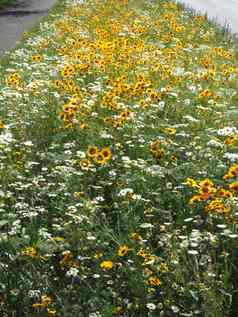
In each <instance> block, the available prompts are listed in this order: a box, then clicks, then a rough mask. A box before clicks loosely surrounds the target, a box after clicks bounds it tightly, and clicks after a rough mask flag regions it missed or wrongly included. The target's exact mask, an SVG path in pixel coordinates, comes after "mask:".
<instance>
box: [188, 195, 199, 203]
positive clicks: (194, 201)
mask: <svg viewBox="0 0 238 317" xmlns="http://www.w3.org/2000/svg"><path fill="white" fill-rule="evenodd" d="M199 201H202V197H201V196H200V195H194V196H193V197H192V198H191V199H190V200H189V204H190V205H192V204H194V203H197V202H199Z"/></svg>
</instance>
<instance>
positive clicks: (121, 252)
mask: <svg viewBox="0 0 238 317" xmlns="http://www.w3.org/2000/svg"><path fill="white" fill-rule="evenodd" d="M128 251H129V248H128V246H127V245H121V246H120V247H119V249H118V250H117V255H119V256H124V255H126V254H127V253H128Z"/></svg>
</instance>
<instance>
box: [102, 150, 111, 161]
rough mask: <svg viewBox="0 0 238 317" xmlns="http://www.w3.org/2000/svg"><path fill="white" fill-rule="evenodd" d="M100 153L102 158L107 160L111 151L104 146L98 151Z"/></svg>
mask: <svg viewBox="0 0 238 317" xmlns="http://www.w3.org/2000/svg"><path fill="white" fill-rule="evenodd" d="M100 154H101V155H102V156H103V158H104V159H105V160H106V161H108V160H110V158H111V156H112V153H111V150H110V148H109V147H105V148H104V149H102V151H101V152H100Z"/></svg>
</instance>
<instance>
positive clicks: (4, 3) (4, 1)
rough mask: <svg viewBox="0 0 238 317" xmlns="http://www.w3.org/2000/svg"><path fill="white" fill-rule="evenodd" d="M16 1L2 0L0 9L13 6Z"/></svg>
mask: <svg viewBox="0 0 238 317" xmlns="http://www.w3.org/2000/svg"><path fill="white" fill-rule="evenodd" d="M14 3H15V0H0V9H3V8H5V7H8V6H11V5H13V4H14Z"/></svg>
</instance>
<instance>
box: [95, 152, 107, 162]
mask: <svg viewBox="0 0 238 317" xmlns="http://www.w3.org/2000/svg"><path fill="white" fill-rule="evenodd" d="M95 161H96V163H97V164H99V165H103V164H105V163H106V160H105V158H104V156H103V155H102V154H101V153H99V154H98V155H97V156H96V157H95Z"/></svg>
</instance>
